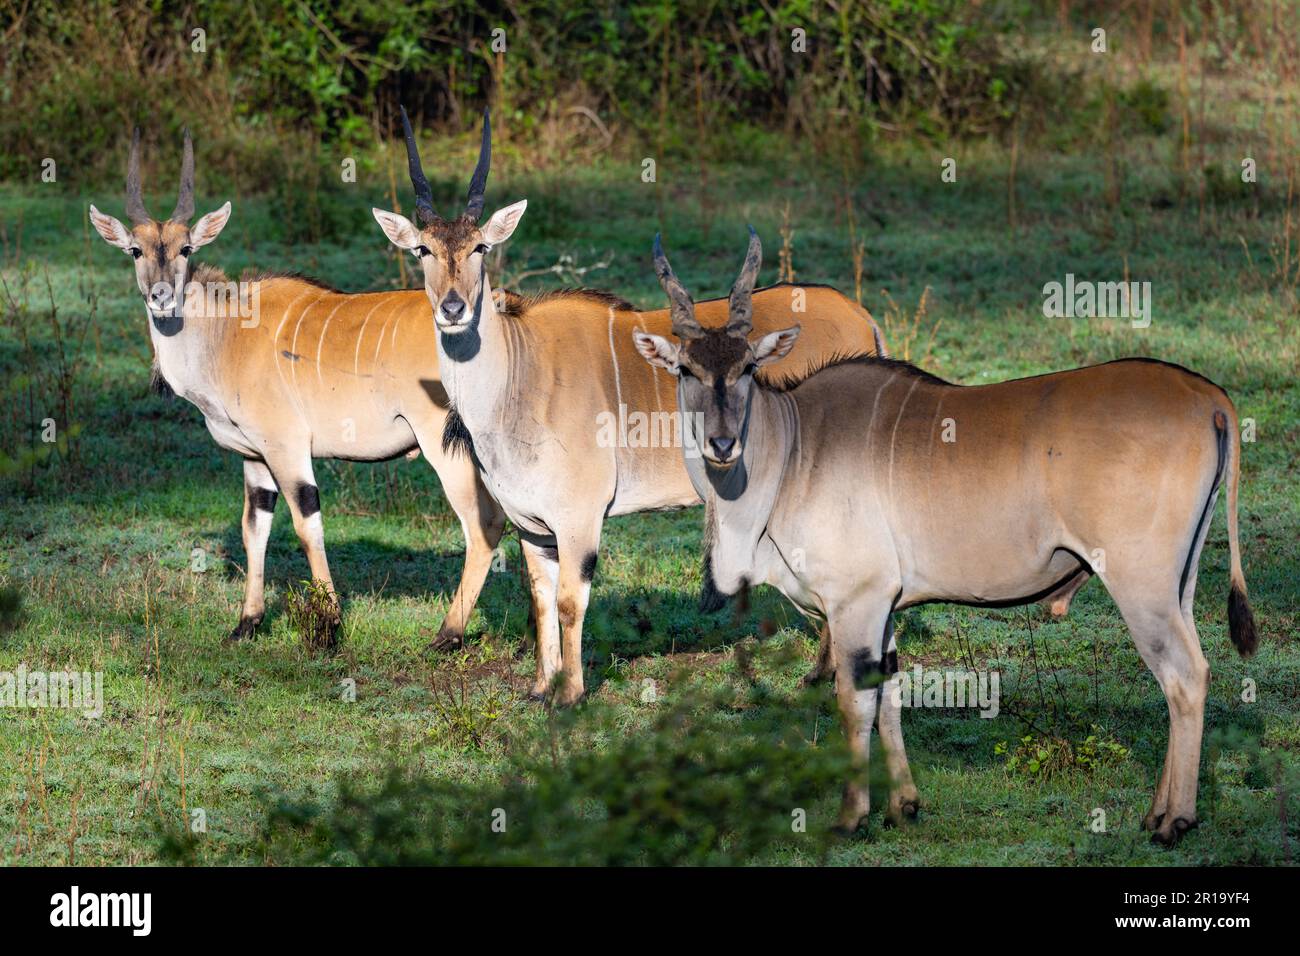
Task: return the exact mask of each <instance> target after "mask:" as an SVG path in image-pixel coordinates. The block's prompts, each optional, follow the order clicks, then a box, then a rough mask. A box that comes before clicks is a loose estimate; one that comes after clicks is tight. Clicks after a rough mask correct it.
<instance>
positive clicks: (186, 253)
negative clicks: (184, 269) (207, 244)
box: [181, 246, 194, 259]
mask: <svg viewBox="0 0 1300 956" xmlns="http://www.w3.org/2000/svg"><path fill="white" fill-rule="evenodd" d="M193 251H194V247H193V246H181V255H183V256H184V257H185V258H186V259H188V258H189V257H190V253H192V252H193Z"/></svg>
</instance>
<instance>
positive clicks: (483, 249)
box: [474, 242, 492, 256]
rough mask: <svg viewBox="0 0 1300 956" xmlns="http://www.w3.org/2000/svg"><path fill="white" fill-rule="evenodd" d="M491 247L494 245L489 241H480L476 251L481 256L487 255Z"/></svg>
mask: <svg viewBox="0 0 1300 956" xmlns="http://www.w3.org/2000/svg"><path fill="white" fill-rule="evenodd" d="M491 248H492V247H491V246H489V245H488V244H487V243H485V242H480V243H479V244H478V245H477V246H475V247H474V251H475V252H477V253H478V254H479V255H480V256H484V255H487V253H488V250H490V249H491Z"/></svg>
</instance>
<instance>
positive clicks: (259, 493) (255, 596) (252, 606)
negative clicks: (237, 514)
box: [226, 458, 279, 641]
mask: <svg viewBox="0 0 1300 956" xmlns="http://www.w3.org/2000/svg"><path fill="white" fill-rule="evenodd" d="M278 498H279V492H278V491H277V489H276V486H275V479H274V478H272V477H271V469H269V468H267V467H266V464H265V463H264V462H260V461H254V460H252V459H251V458H250V459H245V460H244V517H243V521H242V522H241V524H240V530H241V531H242V532H243V537H244V554H245V555H247V561H248V570H247V571H246V572H245V574H244V605H243V607H242V609H241V610H240V612H239V623H238V624H237V625H236V626H235V629H234V630H233V631H231V632H230V635H229V636H228V637H227V638H226V640H227V641H242V640H244V639H245V638H250V637H252V636H253V635H254V633H256V631H257V626H258V625H259V624H261V623H262V617H263V615H264V614H265V613H266V579H265V571H266V544H267V542H268V541H269V540H270V539H271V523H272V521H273V520H274V518H275V503H276V500H277V499H278Z"/></svg>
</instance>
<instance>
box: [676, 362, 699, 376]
mask: <svg viewBox="0 0 1300 956" xmlns="http://www.w3.org/2000/svg"><path fill="white" fill-rule="evenodd" d="M677 374H678V375H680V376H682V377H683V378H695V373H694V372H692V371H691V370H690V369H688V368H687V367H686V366H685V365H678V366H677Z"/></svg>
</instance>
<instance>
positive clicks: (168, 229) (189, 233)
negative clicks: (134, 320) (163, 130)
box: [90, 128, 230, 320]
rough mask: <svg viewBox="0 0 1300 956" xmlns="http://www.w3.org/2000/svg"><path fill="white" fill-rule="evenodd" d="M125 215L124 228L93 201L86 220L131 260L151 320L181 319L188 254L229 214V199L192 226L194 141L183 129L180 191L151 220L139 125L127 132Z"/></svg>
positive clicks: (215, 233) (207, 240)
mask: <svg viewBox="0 0 1300 956" xmlns="http://www.w3.org/2000/svg"><path fill="white" fill-rule="evenodd" d="M126 215H127V218H128V219H129V220H130V222H131V227H130V228H129V229H128V228H127V227H126V226H125V225H123V224H122V223H121V222H120V221H119V220H117V219H115V218H114V217H112V216H110V215H107V214H106V213H102V212H100V211H99V210H98V209H96V208H95V207H94V205H91V207H90V221H91V224H92V225H94V227H95V230H96V231H97V232H98V233H99V234H100V235H101V236H103V237H104V241H105V242H107V243H108V244H109V245H111V246H117V248H119V249H121V250H122V251H123V252H125V253H126V254H127V255H129V256H131V257H132V258H133V259H134V260H135V281H136V285H137V286H138V287H139V289H140V294H141V295H142V296H143V297H144V303H145V307H146V308H147V309H148V310H149V315H150V317H151V318H153V319H155V320H160V319H164V320H171V319H176V318H179V316H180V315H181V313H182V311H183V309H184V307H185V285H186V283H187V282H188V281H189V274H190V256H191V255H193V253H194V251H195V250H196V249H198V248H199V247H201V246H206V245H207V244H208V243H210V242H211V241H212V240H214V239H216V238H217V236H218V235H220V234H221V230H222V229H224V228H225V225H226V222H227V221H228V220H229V219H230V203H228V202H227V203H226V204H225V205H224V206H222V207H221V208H220V209H218V210H216V211H215V212H210V213H208V214H207V215H206V216H204V217H203V218H201V219H200V220H199V221H198V222H196V223H195V224H194V225H193V226H190V225H188V223H189V221H190V219H192V218H193V217H194V143H193V141H192V140H191V139H190V131H189V130H188V129H187V130H186V131H185V150H184V156H183V158H182V160H181V182H180V191H179V196H178V197H177V200H176V208H174V209H173V210H172V212H171V215H169V216H168V217H167V218H166V219H164V220H161V221H160V220H157V219H154V218H153V217H152V216H151V215H149V211H148V210H147V209H145V206H144V199H143V197H142V195H141V189H140V130H139V129H138V128H137V129H136V130H135V132H134V133H133V135H132V137H131V156H130V159H129V160H128V161H127V171H126Z"/></svg>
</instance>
